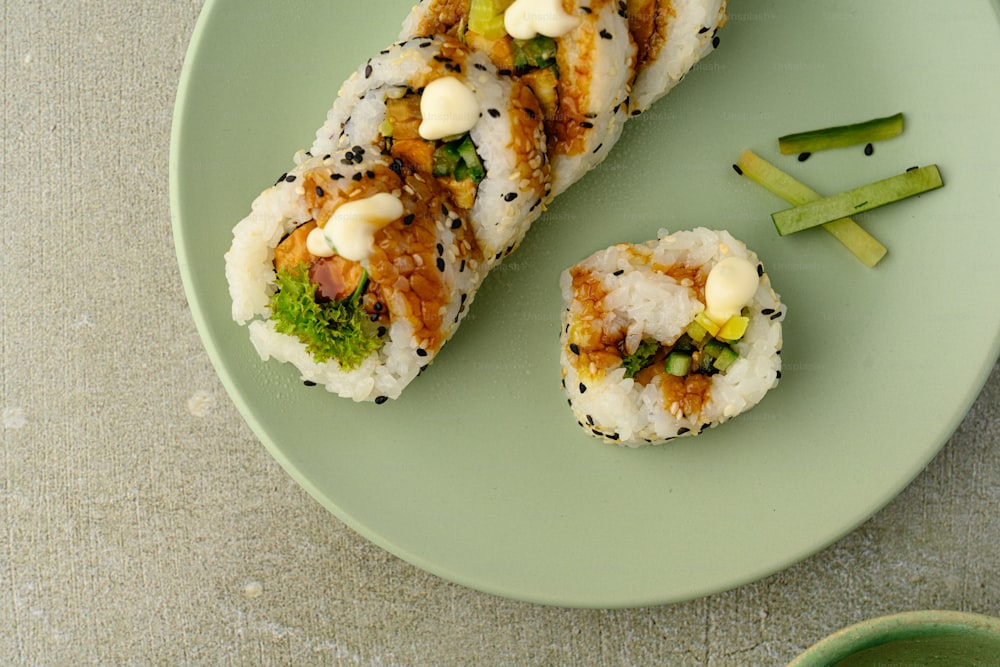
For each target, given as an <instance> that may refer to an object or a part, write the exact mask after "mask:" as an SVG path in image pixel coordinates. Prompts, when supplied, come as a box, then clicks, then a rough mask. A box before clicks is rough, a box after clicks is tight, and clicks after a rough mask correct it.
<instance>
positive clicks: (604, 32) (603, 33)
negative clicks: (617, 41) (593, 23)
mask: <svg viewBox="0 0 1000 667" xmlns="http://www.w3.org/2000/svg"><path fill="white" fill-rule="evenodd" d="M598 34H599V35H600V36H601V39H614V35H612V34H611V33H610V32H608V31H607V30H603V29H602V30H601V32H600V33H598Z"/></svg>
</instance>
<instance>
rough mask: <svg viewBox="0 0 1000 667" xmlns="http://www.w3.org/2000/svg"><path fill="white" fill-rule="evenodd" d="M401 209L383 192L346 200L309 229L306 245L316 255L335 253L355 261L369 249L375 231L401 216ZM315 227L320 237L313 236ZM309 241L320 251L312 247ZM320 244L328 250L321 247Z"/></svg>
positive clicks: (395, 200)
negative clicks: (312, 228)
mask: <svg viewBox="0 0 1000 667" xmlns="http://www.w3.org/2000/svg"><path fill="white" fill-rule="evenodd" d="M403 213H404V210H403V203H402V202H401V201H399V198H398V197H394V196H392V195H390V194H388V193H386V192H380V193H379V194H377V195H373V196H371V197H367V198H365V199H358V200H356V201H351V202H347V203H346V204H343V205H341V206H340V208H338V209H337V210H336V211H334V212H333V215H332V216H331V217H330V219H329V220H327V222H326V225H325V226H324V227H323V228H322V229H320V228H319V227H317V228H316V229H314V230H313V231H311V232H309V236H307V237H306V248H307V249H308V250H309V252H311V253H312V254H314V255H316V256H317V257H329V256H330V255H333V254H334V253H336V254H338V255H340V256H341V257H343V258H345V259H350V260H353V261H355V262H359V261H361V260H363V259H365V258H366V257H368V256H369V255H370V254H371V253H372V246H373V244H374V243H375V232H377V231H378V230H380V229H382V228H383V227H385V226H386V225H388V224H389V223H390V222H392V221H393V220H398V219H399V218H401V217H402V216H403ZM317 231H318V232H319V233H320V235H321V238H318V239H313V238H312V237H313V234H315V233H316V232H317ZM313 243H314V244H315V245H316V246H317V248H316V249H317V250H320V251H321V252H315V251H314V250H313V247H312V246H311V244H313ZM321 244H322V245H321ZM324 245H325V247H326V248H329V250H324ZM324 253H325V254H324Z"/></svg>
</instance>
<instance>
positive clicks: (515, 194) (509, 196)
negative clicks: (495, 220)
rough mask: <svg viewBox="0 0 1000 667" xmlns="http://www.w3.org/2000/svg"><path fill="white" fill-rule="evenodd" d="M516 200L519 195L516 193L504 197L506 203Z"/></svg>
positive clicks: (509, 193)
mask: <svg viewBox="0 0 1000 667" xmlns="http://www.w3.org/2000/svg"><path fill="white" fill-rule="evenodd" d="M515 199H517V193H516V192H508V193H507V194H505V195H504V196H503V200H504V201H514V200H515Z"/></svg>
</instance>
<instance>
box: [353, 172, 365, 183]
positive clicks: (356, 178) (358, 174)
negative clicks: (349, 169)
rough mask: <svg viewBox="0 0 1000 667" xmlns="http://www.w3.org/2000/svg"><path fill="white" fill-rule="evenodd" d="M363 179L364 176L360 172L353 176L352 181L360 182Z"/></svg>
mask: <svg viewBox="0 0 1000 667" xmlns="http://www.w3.org/2000/svg"><path fill="white" fill-rule="evenodd" d="M362 178H363V176H362V175H361V173H360V172H358V173H357V174H354V175H353V176H351V180H352V181H360V180H361V179H362Z"/></svg>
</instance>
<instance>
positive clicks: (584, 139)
mask: <svg viewBox="0 0 1000 667" xmlns="http://www.w3.org/2000/svg"><path fill="white" fill-rule="evenodd" d="M430 34H447V35H450V36H452V37H455V38H456V39H461V40H462V41H464V42H465V43H466V44H468V45H469V46H471V47H473V48H476V49H478V50H480V51H482V52H483V53H486V54H488V55H489V56H490V58H491V59H492V60H493V63H494V64H495V65H496V67H497V68H498V69H499V71H500V72H501V73H503V74H505V75H511V76H513V77H514V78H515V79H517V80H520V81H522V82H524V83H525V84H527V85H528V86H529V87H530V88H531V89H532V91H533V92H534V93H535V95H536V96H537V97H538V99H539V101H540V103H541V105H542V109H543V111H544V113H545V129H546V133H547V135H548V155H549V160H550V161H551V163H552V189H551V193H550V194H551V196H552V197H555V196H556V195H559V194H561V193H562V192H563V191H565V190H566V189H567V188H568V187H569V186H570V185H572V184H573V183H575V182H576V181H577V180H579V179H580V178H581V177H583V176H584V175H585V174H586V173H587V172H588V171H590V170H591V169H593V168H594V167H595V166H597V165H598V164H600V163H601V162H602V161H603V160H604V159H605V158H606V157H607V155H608V153H610V151H611V149H612V148H613V147H614V145H615V143H616V142H617V141H618V138H619V137H620V135H621V132H622V127H623V125H624V123H625V120H626V119H627V118H628V108H629V104H628V99H629V86H630V83H631V81H632V79H633V76H634V66H635V56H636V47H635V44H633V43H632V40H631V38H630V35H629V26H628V20H627V18H626V11H625V2H624V0H586V1H582V0H516V1H512V0H422V1H421V2H420V3H419V4H418V5H417V6H415V7H414V8H413V10H411V12H410V15H409V16H408V17H407V18H406V20H405V22H404V24H403V29H402V33H401V37H402V38H413V37H415V36H419V35H430Z"/></svg>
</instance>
